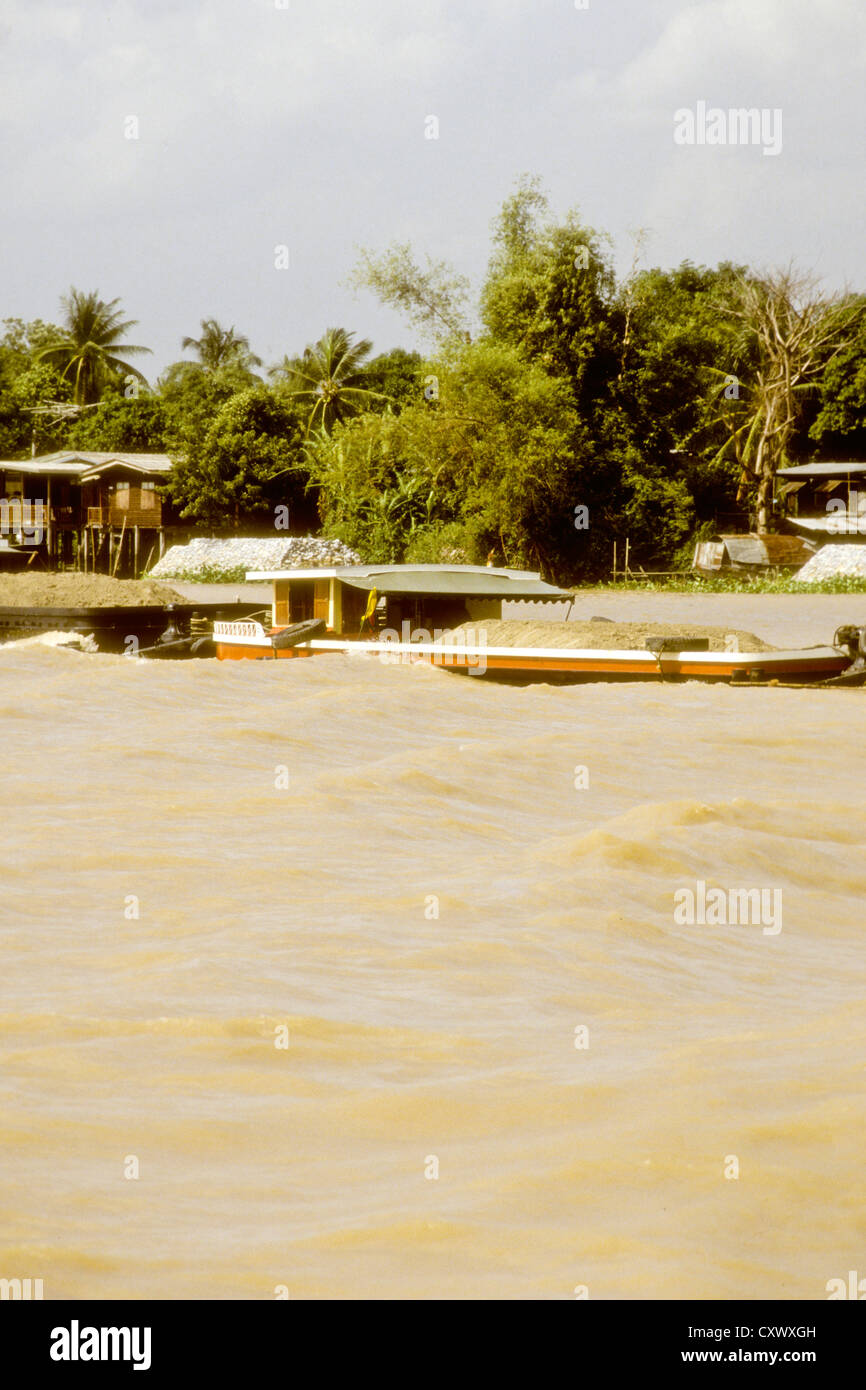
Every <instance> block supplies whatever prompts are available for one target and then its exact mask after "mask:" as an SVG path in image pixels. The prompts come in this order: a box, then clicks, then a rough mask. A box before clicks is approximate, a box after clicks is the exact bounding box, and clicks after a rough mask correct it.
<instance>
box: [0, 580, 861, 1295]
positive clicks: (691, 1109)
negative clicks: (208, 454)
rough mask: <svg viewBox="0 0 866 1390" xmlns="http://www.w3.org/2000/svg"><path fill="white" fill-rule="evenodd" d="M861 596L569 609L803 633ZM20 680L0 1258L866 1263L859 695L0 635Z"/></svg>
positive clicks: (500, 1281)
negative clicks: (206, 653) (523, 681)
mask: <svg viewBox="0 0 866 1390" xmlns="http://www.w3.org/2000/svg"><path fill="white" fill-rule="evenodd" d="M864 602H866V601H864V600H861V599H857V598H854V597H847V596H843V597H840V598H829V599H828V598H825V597H823V596H822V597H820V598H815V599H813V598H811V597H810V598H799V597H793V596H778V597H777V596H761V597H760V598H747V599H746V598H741V597H740V596H725V595H719V596H712V597H709V598H706V599H694V598H692V597H689V596H639V595H612V596H610V597H608V598H605V597H604V596H602V595H597V594H596V595H591V596H583V597H582V598H581V600H580V602H579V604H578V605H577V611H576V613H575V616H578V617H588V616H592V615H595V614H599V615H606V616H610V617H613V618H624V617H629V616H634V617H638V616H640V617H646V616H649V617H652V618H655V619H657V620H659V621H662V620H664V621H675V622H679V621H684V622H685V621H687V620H688V619H689V618H691V619H693V620H694V621H700V622H711V623H716V622H722V623H730V624H731V626H732V627H738V628H743V627H745V628H751V629H752V630H753V631H755V632H756V633H757V634H758V635H759V636H762V637H764V638H766V639H767V640H769V641H773V642H775V643H776V644H777V645H780V646H785V645H790V644H792V643H800V642H803V643H809V642H815V643H818V642H824V641H827V640H828V639H829V637H830V636H832V631H833V629H834V628H835V626H836V625H837V624H838V623H839V622H842V621H852V620H854V619H856V618H859V619H860V620H861V621H862V618H863V607H864ZM0 711H2V717H3V728H4V735H5V737H4V747H5V750H6V752H5V766H4V774H3V777H2V782H0V808H2V823H3V843H4V864H3V888H2V899H0V915H2V945H3V971H2V983H0V1044H2V1051H3V1064H2V1081H0V1155H2V1163H0V1276H2V1277H6V1278H12V1277H20V1278H27V1277H30V1278H42V1279H43V1280H44V1291H45V1297H46V1298H62V1297H69V1298H79V1297H80V1298H96V1297H113V1298H143V1297H150V1298H154V1297H155V1298H181V1297H192V1298H217V1299H228V1298H237V1297H240V1298H273V1297H275V1293H283V1292H288V1294H289V1295H290V1296H291V1297H292V1298H325V1297H329V1298H344V1297H345V1298H358V1297H394V1298H426V1297H432V1298H443V1297H458V1298H530V1299H572V1298H574V1297H575V1290H578V1292H582V1291H583V1290H584V1289H585V1290H586V1291H587V1292H588V1296H589V1297H590V1298H592V1299H605V1298H626V1299H637V1298H651V1297H662V1298H671V1299H679V1298H722V1299H727V1298H730V1299H740V1298H746V1299H752V1298H788V1299H813V1298H817V1299H822V1298H826V1297H827V1294H826V1292H825V1286H826V1284H827V1281H828V1280H830V1279H833V1278H847V1273H848V1271H849V1270H850V1269H858V1270H859V1271H860V1273H861V1275H863V1274H866V1268H864V1267H863V1264H864V1234H866V1218H864V1215H863V1205H862V1171H863V1131H864V1087H863V1058H864V1053H866V1022H864V1009H863V993H864V979H863V977H864V950H863V929H864V922H863V901H864V889H866V870H864V865H863V851H862V845H863V841H864V838H866V810H864V797H863V788H864V785H866V745H864V740H863V728H864V694H863V692H858V691H820V690H817V691H815V690H803V691H798V690H789V689H774V688H770V689H748V688H746V689H736V688H731V687H727V686H720V687H710V686H702V685H698V684H695V683H690V684H685V685H679V686H665V687H663V688H662V687H656V686H647V685H604V684H597V685H583V686H576V687H567V688H554V687H548V686H544V685H537V686H532V687H529V688H513V687H508V686H497V685H492V684H489V683H485V682H482V681H479V680H476V679H472V678H468V677H460V676H455V675H452V674H449V673H447V672H444V671H441V670H432V669H430V668H427V667H423V666H417V667H392V666H387V667H385V666H382V665H380V664H379V663H378V662H377V661H375V660H370V659H366V660H358V659H350V658H347V657H343V656H339V655H338V656H328V657H322V658H317V659H314V660H311V661H296V662H274V663H267V664H265V663H262V664H260V663H253V662H247V663H245V662H237V663H234V662H225V663H217V662H198V663H194V662H190V663H178V664H172V663H168V662H164V663H156V662H154V663H145V662H140V663H135V662H131V661H128V660H125V659H123V658H121V657H111V656H86V655H81V654H75V653H72V652H69V651H62V650H57V649H56V648H52V647H51V646H50V645H48V644H47V643H46V642H45V641H44V640H40V641H37V642H31V643H24V644H15V645H9V646H7V647H5V648H3V649H2V650H0ZM699 884H705V885H706V887H707V890H709V888H711V887H716V888H720V889H722V890H723V892H724V893H730V892H731V891H732V890H737V889H750V888H763V889H767V890H771V891H772V893H773V894H775V893H776V892H777V891H778V893H779V897H778V899H776V898H774V899H773V901H774V902H778V903H779V904H780V911H779V913H778V914H777V915H776V917H774V919H773V920H774V922H775V923H776V925H778V927H779V929H778V930H776V925H773V926H770V925H769V922H770V919H769V918H767V919H764V918H762V919H761V920H760V921H751V922H746V923H745V924H744V923H742V922H739V921H738V922H735V923H733V924H725V925H720V924H718V923H715V924H705V923H704V922H701V921H696V922H694V923H690V922H688V921H686V922H683V921H682V920H677V913H676V910H675V903H676V901H677V899H676V896H675V895H677V893H678V892H679V891H680V890H682V889H684V888H689V889H690V891H691V890H693V891H694V893H695V894H696V895H697V893H698V892H699V890H698V885H699ZM767 896H768V900H769V898H770V893H769V892H768V895H767ZM695 900H696V901H697V896H696V898H695ZM285 1043H287V1044H288V1045H284V1044H285ZM136 1174H137V1176H136Z"/></svg>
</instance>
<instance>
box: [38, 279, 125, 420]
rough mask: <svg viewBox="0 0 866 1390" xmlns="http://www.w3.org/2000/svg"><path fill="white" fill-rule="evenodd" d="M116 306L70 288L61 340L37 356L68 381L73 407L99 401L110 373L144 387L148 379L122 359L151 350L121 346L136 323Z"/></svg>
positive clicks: (63, 298) (64, 299)
mask: <svg viewBox="0 0 866 1390" xmlns="http://www.w3.org/2000/svg"><path fill="white" fill-rule="evenodd" d="M119 304H120V300H119V299H112V300H110V302H109V303H108V304H106V303H105V302H104V300H102V299H100V298H99V291H98V290H94V291H93V292H92V293H91V294H83V293H82V291H81V290H77V289H75V288H74V286H73V288H72V289H71V290H70V291H69V293H68V294H65V295H63V296H61V300H60V306H61V308H62V310H63V325H62V327H61V330H60V336H59V337H54V338H52V339H51V340H50V341H49V342H48V343H47V344H46V345H45V347H43V348H41V349H40V350H39V352H37V354H36V359H37V360H41V359H45V360H47V361H50V362H52V363H53V365H54V366H56V367H57V368H58V369H59V371H60V375H61V376H64V377H68V378H70V379H71V381H72V394H73V399H74V401H75V403H76V405H90V404H92V403H93V402H94V401H98V400H99V398H100V396H101V395H102V392H103V390H104V389H105V385H106V383H107V381H108V379H109V377H110V376H111V374H112V373H113V372H122V373H123V374H124V376H129V375H130V374H131V375H132V376H134V377H136V378H137V379H138V380H139V381H141V382H143V384H144V385H145V386H146V385H147V378H146V377H144V376H143V375H142V373H141V372H140V371H138V369H137V368H136V367H133V366H131V365H130V363H129V362H127V361H126V360H125V358H126V357H129V356H131V355H136V354H140V353H142V352H150V348H146V347H135V346H134V345H133V344H132V343H121V342H120V339H121V338H122V337H123V335H124V333H127V332H128V331H129V329H130V328H135V327H136V320H135V319H127V320H125V321H124V319H123V311H122V309H120V308H118V305H119ZM112 349H117V351H118V352H122V353H123V357H119V356H116V355H115V353H114V351H112Z"/></svg>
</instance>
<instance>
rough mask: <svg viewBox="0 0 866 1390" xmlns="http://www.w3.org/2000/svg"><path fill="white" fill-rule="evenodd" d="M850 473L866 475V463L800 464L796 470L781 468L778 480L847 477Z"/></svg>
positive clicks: (777, 475)
mask: <svg viewBox="0 0 866 1390" xmlns="http://www.w3.org/2000/svg"><path fill="white" fill-rule="evenodd" d="M849 473H866V463H855V462H850V461H849V462H848V463H798V464H797V465H796V467H794V468H780V469H779V471H778V472H777V474H776V477H777V478H832V477H840V478H843V477H847V476H848V474H849Z"/></svg>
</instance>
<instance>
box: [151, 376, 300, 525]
mask: <svg viewBox="0 0 866 1390" xmlns="http://www.w3.org/2000/svg"><path fill="white" fill-rule="evenodd" d="M181 449H182V451H177V452H175V453H174V454H173V464H174V467H173V470H172V474H171V478H170V482H169V491H170V493H171V496H172V497H173V499H174V501H175V502H176V503H177V504H178V505H179V506H180V507H181V509H182V513H183V515H184V516H186V517H190V518H192V519H195V520H197V521H201V522H205V523H207V524H209V525H220V524H222V525H225V524H230V525H234V526H236V527H239V526H241V525H242V524H244V525H246V524H250V523H251V522H252V521H257V522H258V523H259V525H260V526H261V524H267V525H270V526H273V525H274V508H275V507H276V506H278V505H287V506H288V507H289V508H290V526H291V529H292V530H293V531H295V532H297V530H298V529H299V528H300V529H303V527H304V524H305V523H308V521H309V519H310V516H311V513H312V510H313V509H312V506H311V503H310V500H309V499H308V498H307V497H306V495H305V487H306V483H307V480H308V473H307V471H306V468H305V466H304V460H303V453H302V430H301V426H300V424H299V421H298V418H297V416H296V415H295V414H294V413H293V412H292V411H291V410H290V409H288V408H287V407H286V406H285V405H284V404H282V403H281V402H280V401H278V400H277V399H276V398H275V397H274V395H273V393H272V392H270V391H268V390H267V389H266V388H264V387H256V388H254V389H252V390H249V391H241V392H238V393H237V394H235V395H233V396H231V397H229V399H228V400H226V401H225V402H224V403H223V404H222V405H221V406H220V407H219V409H218V410H217V411H216V413H215V415H214V416H213V418H212V419H211V420H210V421H209V422H208V421H207V419H206V418H204V417H202V418H201V419H200V420H199V422H198V427H197V428H196V426H191V427H189V428H188V430H187V433H186V435H185V437H183V442H182V445H181ZM283 529H286V528H285V527H283Z"/></svg>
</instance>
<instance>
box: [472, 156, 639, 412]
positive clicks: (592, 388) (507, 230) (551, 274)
mask: <svg viewBox="0 0 866 1390" xmlns="http://www.w3.org/2000/svg"><path fill="white" fill-rule="evenodd" d="M614 288H615V282H614V275H613V270H612V267H611V264H610V257H609V254H608V252H607V251H606V249H605V247H604V245H603V240H602V238H601V237H600V236H599V234H598V233H597V232H595V231H593V230H592V229H591V228H588V227H585V226H584V225H583V224H582V223H581V221H580V218H579V216H578V214H577V213H576V212H570V213H568V214H567V216H566V217H565V219H564V220H563V221H561V222H559V223H557V222H555V221H554V220H553V219H552V218H551V216H550V213H549V208H548V203H547V199H546V197H545V196H544V194H543V193H542V191H541V189H540V186H539V184H538V182H537V180H534V179H527V178H524V179H522V180H521V181H520V183H519V184H518V187H517V190H516V191H515V192H514V193H513V194H512V195H511V197H509V198H507V199H506V200H505V203H504V204H503V206H502V210H501V212H500V214H499V216H498V218H497V219H496V221H495V223H494V232H493V254H492V256H491V259H490V264H489V267H488V271H487V278H486V280H485V282H484V285H483V287H482V291H481V317H482V321H483V323H484V326H485V328H486V330H487V332H488V334H489V335H490V336H491V337H492V338H494V339H496V340H497V341H499V342H505V343H512V344H513V345H514V346H515V347H520V348H521V349H522V350H523V351H524V352H525V353H526V354H527V355H528V356H529V357H531V358H532V359H533V360H534V361H537V362H539V363H540V364H541V365H542V366H543V367H545V368H546V369H547V370H548V371H549V372H551V374H552V375H554V376H563V377H566V378H568V380H569V381H570V382H571V383H572V388H573V391H574V394H575V399H576V401H577V404H578V405H579V406H580V407H581V409H582V410H583V412H584V414H585V415H588V414H589V412H590V410H591V409H592V407H593V405H594V403H595V402H596V401H597V399H598V397H599V395H600V394H602V393H603V392H604V391H605V387H606V384H607V382H608V381H609V379H610V378H611V376H612V375H613V374H614V371H615V364H616V348H617V323H616V321H615V318H614V314H613V309H614Z"/></svg>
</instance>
